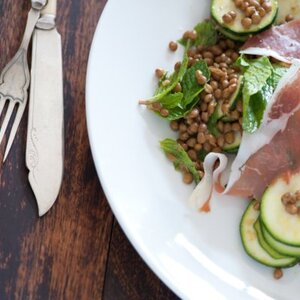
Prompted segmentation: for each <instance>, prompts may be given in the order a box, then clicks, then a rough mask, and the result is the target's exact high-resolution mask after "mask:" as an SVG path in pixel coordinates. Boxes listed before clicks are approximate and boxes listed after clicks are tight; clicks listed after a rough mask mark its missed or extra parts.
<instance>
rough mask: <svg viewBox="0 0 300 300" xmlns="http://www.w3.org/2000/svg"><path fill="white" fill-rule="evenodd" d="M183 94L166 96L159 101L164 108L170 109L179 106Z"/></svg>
mask: <svg viewBox="0 0 300 300" xmlns="http://www.w3.org/2000/svg"><path fill="white" fill-rule="evenodd" d="M182 99H183V93H174V94H168V95H166V96H164V97H163V98H161V99H160V100H159V103H161V104H162V106H163V107H164V108H167V109H169V110H170V109H172V108H175V107H178V106H180V105H181V101H182Z"/></svg>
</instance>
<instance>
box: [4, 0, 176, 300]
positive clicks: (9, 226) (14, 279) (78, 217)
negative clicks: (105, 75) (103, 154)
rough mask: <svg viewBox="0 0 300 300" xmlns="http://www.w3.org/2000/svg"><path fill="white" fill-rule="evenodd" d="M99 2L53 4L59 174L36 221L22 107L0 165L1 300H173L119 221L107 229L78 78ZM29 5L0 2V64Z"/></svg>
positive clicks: (16, 40)
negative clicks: (61, 148)
mask: <svg viewBox="0 0 300 300" xmlns="http://www.w3.org/2000/svg"><path fill="white" fill-rule="evenodd" d="M105 3H106V0H89V1H86V0H63V1H62V0H61V1H58V10H57V24H58V29H59V31H60V33H61V34H62V41H63V59H64V98H65V107H64V113H65V143H66V145H65V170H64V174H65V176H64V180H63V185H62V189H61V193H60V196H59V198H58V200H57V202H56V203H55V205H54V207H53V208H52V209H51V211H50V212H49V213H48V214H47V215H46V216H45V217H43V218H41V219H39V218H38V215H37V207H36V203H35V199H34V195H33V193H32V191H31V189H30V186H29V184H28V181H27V174H28V171H27V170H26V168H25V145H26V128H27V111H26V113H25V115H24V118H23V120H22V122H21V125H20V128H19V131H18V133H17V137H16V140H15V143H14V145H13V148H12V150H11V153H10V155H9V157H8V160H7V162H6V163H5V165H4V166H2V167H1V168H0V300H2V299H4V300H10V299H17V300H18V299H26V300H27V299H33V300H36V299H42V300H44V299H51V300H53V299H54V300H56V299H67V300H68V299H70V300H77V299H83V300H86V299H87V300H90V299H102V298H103V299H105V300H110V299H111V300H118V299H120V300H125V299H128V300H131V299H167V300H168V299H177V298H176V297H175V296H174V294H173V293H172V292H170V291H169V290H168V289H167V288H166V287H165V286H164V284H163V283H161V282H160V281H159V279H158V278H157V277H156V276H155V275H154V274H153V273H152V272H151V271H150V270H149V268H148V267H147V266H146V265H145V264H144V262H143V261H142V260H141V259H140V257H139V256H138V255H137V253H136V252H135V250H134V249H133V248H132V246H131V245H130V244H129V242H128V240H127V239H126V237H125V236H124V234H123V233H122V231H121V229H120V228H119V226H118V225H117V224H115V225H114V226H113V216H112V213H111V211H110V208H109V207H108V204H107V201H106V199H105V196H104V193H103V191H102V189H101V186H100V184H99V181H98V178H97V175H96V172H95V168H94V165H93V160H92V156H91V152H90V148H89V143H88V137H87V129H86V119H85V77H86V67H87V62H88V54H89V49H90V45H91V41H92V37H93V33H94V30H95V28H96V25H97V21H98V19H99V16H100V14H101V12H102V10H103V7H104V5H105ZM29 8H30V7H29V1H28V0H0V37H1V43H0V69H2V68H3V67H4V66H5V65H6V64H7V62H8V61H9V59H10V58H11V57H12V56H13V55H14V54H15V52H16V51H17V49H18V47H19V44H20V41H21V38H22V35H23V30H24V27H25V23H26V18H27V12H28V10H29ZM29 59H30V57H29ZM0 119H1V118H0ZM3 149H4V145H1V146H0V150H2V151H3ZM0 158H1V155H0ZM110 241H111V245H110ZM108 257H109V259H108ZM132 266H134V268H133V267H132Z"/></svg>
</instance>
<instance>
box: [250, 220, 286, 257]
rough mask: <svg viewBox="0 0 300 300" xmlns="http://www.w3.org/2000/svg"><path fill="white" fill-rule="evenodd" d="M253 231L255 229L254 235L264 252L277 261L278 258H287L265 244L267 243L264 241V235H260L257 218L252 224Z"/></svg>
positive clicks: (260, 230)
mask: <svg viewBox="0 0 300 300" xmlns="http://www.w3.org/2000/svg"><path fill="white" fill-rule="evenodd" d="M254 229H255V231H256V234H257V238H258V242H259V243H260V245H261V246H262V248H263V249H264V250H266V251H267V252H268V253H269V254H270V255H271V256H272V257H273V258H276V259H279V258H285V257H287V255H282V254H280V253H279V252H277V251H276V250H275V249H273V248H272V247H271V246H270V245H269V244H268V243H267V241H266V240H265V237H264V235H263V233H262V229H261V225H260V221H259V218H258V219H257V220H256V222H255V223H254Z"/></svg>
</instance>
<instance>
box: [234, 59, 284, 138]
mask: <svg viewBox="0 0 300 300" xmlns="http://www.w3.org/2000/svg"><path fill="white" fill-rule="evenodd" d="M236 65H237V66H238V67H240V68H241V69H242V70H243V71H244V87H243V91H242V92H243V129H244V130H245V131H247V132H249V133H253V132H254V131H256V130H257V128H259V126H260V124H261V121H262V118H263V114H264V111H265V108H266V105H267V103H268V101H269V100H270V99H271V97H272V95H273V93H274V91H275V89H276V87H277V85H278V82H279V80H280V79H281V77H282V76H283V75H284V74H285V72H286V71H287V68H285V67H283V66H280V65H276V64H274V65H272V64H271V62H270V60H269V58H268V57H266V56H262V57H260V58H257V59H247V58H246V57H245V56H244V55H243V54H242V55H241V56H240V57H239V59H238V60H237V62H236Z"/></svg>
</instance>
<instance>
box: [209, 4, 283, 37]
mask: <svg viewBox="0 0 300 300" xmlns="http://www.w3.org/2000/svg"><path fill="white" fill-rule="evenodd" d="M270 2H271V4H272V10H271V11H270V12H269V13H268V14H266V15H265V16H264V17H263V19H262V21H261V22H260V23H259V24H257V25H255V24H253V25H252V26H251V27H250V28H249V29H246V28H244V27H243V25H242V24H241V20H242V18H244V12H242V11H241V10H240V9H238V8H236V6H235V4H234V1H232V0H212V3H211V15H212V18H213V19H214V20H215V21H216V22H217V23H218V24H219V25H221V26H222V27H223V28H225V29H226V30H227V31H229V32H232V33H233V34H235V35H241V36H245V35H249V34H253V33H257V32H260V31H262V30H264V29H266V28H267V27H269V26H271V25H272V24H273V23H274V22H275V20H276V16H277V13H278V2H277V0H270ZM232 10H233V11H235V12H236V15H237V16H236V18H235V20H234V22H232V23H230V24H226V23H224V22H223V19H222V17H223V15H224V14H226V13H228V12H229V11H232Z"/></svg>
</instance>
